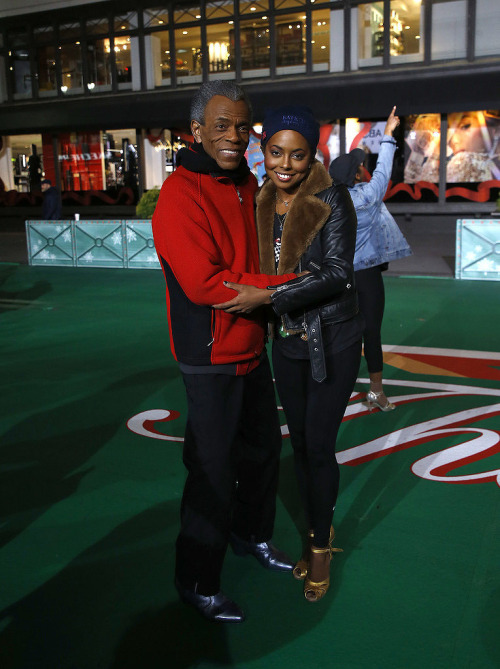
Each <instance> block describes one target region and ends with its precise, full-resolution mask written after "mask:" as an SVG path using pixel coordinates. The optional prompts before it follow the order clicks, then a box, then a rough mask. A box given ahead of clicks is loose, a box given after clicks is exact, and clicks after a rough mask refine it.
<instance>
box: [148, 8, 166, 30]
mask: <svg viewBox="0 0 500 669" xmlns="http://www.w3.org/2000/svg"><path fill="white" fill-rule="evenodd" d="M167 24H168V9H167V8H166V7H161V8H158V7H156V8H154V9H145V10H144V27H145V28H150V27H158V26H166V25H167Z"/></svg>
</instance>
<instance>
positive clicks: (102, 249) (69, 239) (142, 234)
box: [26, 220, 160, 269]
mask: <svg viewBox="0 0 500 669" xmlns="http://www.w3.org/2000/svg"><path fill="white" fill-rule="evenodd" d="M26 240H27V244H28V261H29V264H30V265H45V266H50V265H54V266H58V267H61V266H66V267H119V268H135V269H146V268H147V269H151V268H153V269H159V268H160V263H159V262H158V258H157V255H156V251H155V247H154V242H153V233H152V229H151V221H150V220H147V221H139V220H130V221H120V220H116V221H113V220H109V221H105V220H103V221H82V220H79V221H73V220H71V221H26Z"/></svg>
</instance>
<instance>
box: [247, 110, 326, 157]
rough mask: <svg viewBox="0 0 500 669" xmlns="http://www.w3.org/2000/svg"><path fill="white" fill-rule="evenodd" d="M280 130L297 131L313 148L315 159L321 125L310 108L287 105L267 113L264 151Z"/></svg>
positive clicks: (263, 134)
mask: <svg viewBox="0 0 500 669" xmlns="http://www.w3.org/2000/svg"><path fill="white" fill-rule="evenodd" d="M280 130H295V132H298V133H300V134H301V135H302V136H303V137H304V138H305V139H306V141H307V143H308V144H309V146H310V147H311V152H312V155H313V157H314V156H315V155H316V147H317V146H318V142H319V123H318V122H317V121H316V119H315V118H314V116H313V113H312V111H311V109H309V107H305V106H303V105H285V106H284V107H278V109H273V110H271V111H269V112H267V114H266V116H265V118H264V122H263V124H262V139H261V141H260V145H261V147H262V150H264V148H265V146H266V144H267V142H268V140H269V139H270V138H271V137H272V136H273V135H275V134H276V133H277V132H280Z"/></svg>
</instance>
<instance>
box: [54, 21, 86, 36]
mask: <svg viewBox="0 0 500 669" xmlns="http://www.w3.org/2000/svg"><path fill="white" fill-rule="evenodd" d="M80 38H81V29H80V23H79V22H78V21H74V22H73V23H65V24H63V25H60V26H59V39H60V40H61V41H66V40H79V39H80Z"/></svg>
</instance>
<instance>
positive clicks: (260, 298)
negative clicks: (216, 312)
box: [212, 281, 274, 314]
mask: <svg viewBox="0 0 500 669" xmlns="http://www.w3.org/2000/svg"><path fill="white" fill-rule="evenodd" d="M224 285H225V286H226V288H231V289H232V290H235V291H236V292H237V295H236V297H233V299H232V300H229V301H228V302H223V303H222V304H214V305H212V306H213V308H214V309H223V310H224V311H227V313H229V314H249V313H250V312H252V311H253V310H254V309H257V307H260V306H262V305H263V304H271V295H272V294H273V293H274V290H268V289H267V288H257V287H256V286H247V285H246V284H243V283H232V282H231V281H224Z"/></svg>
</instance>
